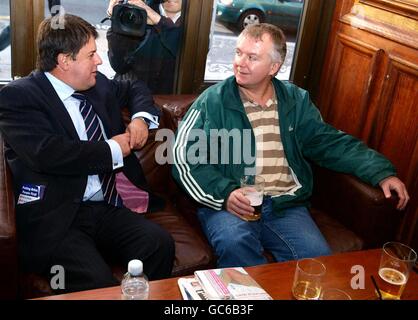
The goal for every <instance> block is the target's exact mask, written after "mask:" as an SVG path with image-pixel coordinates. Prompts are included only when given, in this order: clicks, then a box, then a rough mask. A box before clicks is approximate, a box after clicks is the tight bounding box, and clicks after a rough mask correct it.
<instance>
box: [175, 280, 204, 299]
mask: <svg viewBox="0 0 418 320" xmlns="http://www.w3.org/2000/svg"><path fill="white" fill-rule="evenodd" d="M177 282H178V285H179V288H180V292H181V295H182V297H183V299H184V300H208V298H207V296H206V293H205V291H204V290H203V289H202V287H201V285H200V283H199V281H197V280H196V279H195V278H180V279H178V280H177Z"/></svg>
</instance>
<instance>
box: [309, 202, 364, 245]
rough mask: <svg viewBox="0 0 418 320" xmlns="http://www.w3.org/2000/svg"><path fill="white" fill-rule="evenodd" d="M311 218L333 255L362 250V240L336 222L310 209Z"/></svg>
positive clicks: (318, 211)
mask: <svg viewBox="0 0 418 320" xmlns="http://www.w3.org/2000/svg"><path fill="white" fill-rule="evenodd" d="M310 212H311V216H312V218H313V220H314V221H315V223H316V224H317V226H318V228H319V230H321V232H322V234H323V235H324V237H325V239H326V240H327V242H328V243H329V245H330V247H331V250H332V252H333V253H341V252H347V251H357V250H362V249H363V247H364V243H363V240H362V239H361V238H360V237H359V236H357V235H356V234H355V233H354V232H352V231H350V230H349V229H347V228H346V227H344V225H342V224H341V223H340V222H338V221H337V220H335V219H333V218H331V217H330V216H329V215H327V214H325V213H324V212H322V211H320V210H317V209H314V208H312V209H311V210H310Z"/></svg>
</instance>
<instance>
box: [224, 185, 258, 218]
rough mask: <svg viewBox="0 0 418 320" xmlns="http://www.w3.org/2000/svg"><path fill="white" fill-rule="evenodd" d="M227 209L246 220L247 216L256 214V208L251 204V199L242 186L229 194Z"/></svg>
mask: <svg viewBox="0 0 418 320" xmlns="http://www.w3.org/2000/svg"><path fill="white" fill-rule="evenodd" d="M226 210H227V211H228V212H230V213H232V214H234V215H236V216H238V217H239V218H241V219H244V220H246V218H245V216H252V215H254V208H253V207H252V206H251V205H250V200H248V199H247V198H246V197H245V195H244V192H243V189H242V188H240V189H236V190H234V191H232V192H231V193H230V194H229V197H228V200H227V201H226Z"/></svg>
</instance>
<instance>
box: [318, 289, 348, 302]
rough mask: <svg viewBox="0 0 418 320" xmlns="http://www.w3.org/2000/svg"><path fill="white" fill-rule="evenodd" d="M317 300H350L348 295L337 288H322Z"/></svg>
mask: <svg viewBox="0 0 418 320" xmlns="http://www.w3.org/2000/svg"><path fill="white" fill-rule="evenodd" d="M319 300H351V297H350V295H349V294H348V293H347V292H345V291H343V290H341V289H337V288H323V289H322V290H321V295H320V296H319Z"/></svg>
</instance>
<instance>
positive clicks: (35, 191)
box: [17, 184, 45, 204]
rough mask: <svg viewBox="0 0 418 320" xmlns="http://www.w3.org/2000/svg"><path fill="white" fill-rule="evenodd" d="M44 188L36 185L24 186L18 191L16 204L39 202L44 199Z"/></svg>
mask: <svg viewBox="0 0 418 320" xmlns="http://www.w3.org/2000/svg"><path fill="white" fill-rule="evenodd" d="M44 192H45V186H44V185H36V184H24V185H22V189H21V190H20V194H19V198H18V199H17V204H25V203H29V202H33V201H37V200H41V199H43V197H44Z"/></svg>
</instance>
